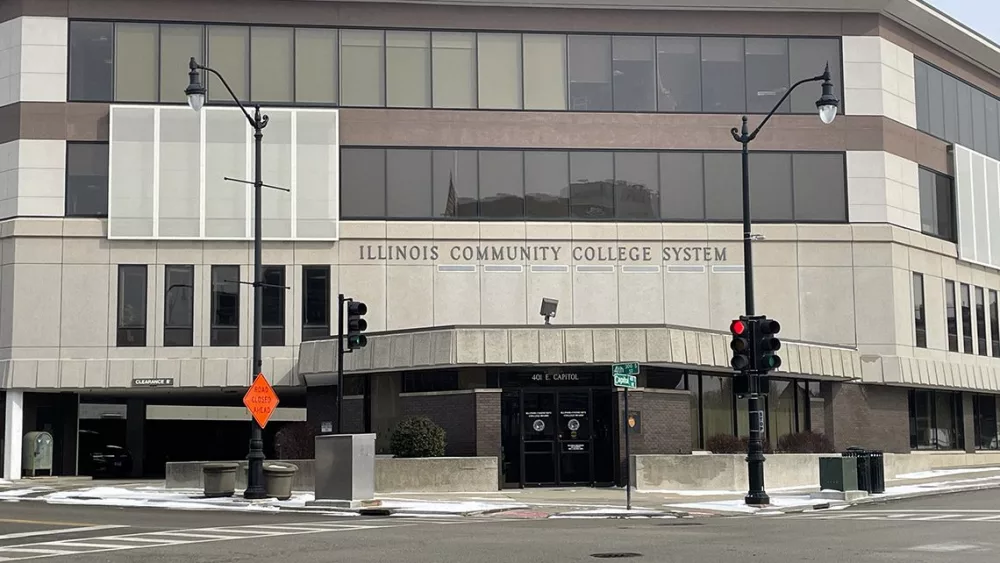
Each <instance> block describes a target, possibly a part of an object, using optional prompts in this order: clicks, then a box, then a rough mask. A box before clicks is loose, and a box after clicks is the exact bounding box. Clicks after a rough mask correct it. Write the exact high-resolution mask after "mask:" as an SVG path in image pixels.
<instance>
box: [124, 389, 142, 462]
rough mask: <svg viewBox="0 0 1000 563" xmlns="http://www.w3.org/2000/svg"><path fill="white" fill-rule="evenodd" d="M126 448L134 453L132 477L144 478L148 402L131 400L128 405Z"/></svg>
mask: <svg viewBox="0 0 1000 563" xmlns="http://www.w3.org/2000/svg"><path fill="white" fill-rule="evenodd" d="M126 405H127V411H126V415H125V447H126V448H128V450H129V452H131V453H132V477H142V474H143V466H142V461H143V459H144V458H145V454H144V451H143V442H144V439H145V435H146V401H144V400H143V399H129V400H128V402H127V403H126Z"/></svg>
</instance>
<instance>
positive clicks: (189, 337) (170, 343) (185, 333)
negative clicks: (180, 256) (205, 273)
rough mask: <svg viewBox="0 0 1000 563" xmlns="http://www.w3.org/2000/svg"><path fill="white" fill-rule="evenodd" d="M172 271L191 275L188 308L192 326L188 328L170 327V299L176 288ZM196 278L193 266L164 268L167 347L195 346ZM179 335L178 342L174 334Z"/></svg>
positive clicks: (164, 327)
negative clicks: (172, 279) (179, 270)
mask: <svg viewBox="0 0 1000 563" xmlns="http://www.w3.org/2000/svg"><path fill="white" fill-rule="evenodd" d="M171 269H183V270H185V271H187V272H188V273H189V274H190V278H191V285H190V286H189V287H190V302H189V303H188V306H189V307H190V311H189V316H190V319H191V324H190V325H188V326H181V325H178V326H171V325H170V315H169V310H170V309H169V307H170V306H169V297H170V292H171V290H173V289H174V287H175V286H173V285H168V284H170V272H171ZM196 280H197V278H196V277H195V267H194V265H193V264H166V265H164V266H163V346H164V347H165V348H166V347H190V346H194V323H195V320H194V319H195V314H194V312H195V301H196V300H197V292H196V291H195V288H196V285H197V282H196ZM181 287H182V286H181ZM174 333H176V334H177V335H179V338H178V339H177V340H174V339H173V336H172V335H173V334H174Z"/></svg>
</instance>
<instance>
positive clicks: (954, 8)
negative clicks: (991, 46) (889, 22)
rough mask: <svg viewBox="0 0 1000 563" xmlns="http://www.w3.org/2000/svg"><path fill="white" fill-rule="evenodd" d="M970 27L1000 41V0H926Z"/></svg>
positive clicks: (993, 39)
mask: <svg viewBox="0 0 1000 563" xmlns="http://www.w3.org/2000/svg"><path fill="white" fill-rule="evenodd" d="M926 2H927V3H928V4H931V5H933V6H934V7H935V8H937V9H939V10H941V11H942V12H945V13H947V14H948V15H949V16H951V17H953V18H955V19H956V20H958V21H960V22H962V23H963V24H965V25H966V26H968V27H971V28H972V29H974V30H976V31H978V32H979V33H981V34H983V35H985V36H986V37H989V38H990V39H991V40H992V41H993V42H994V43H1000V0H926Z"/></svg>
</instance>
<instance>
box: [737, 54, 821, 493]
mask: <svg viewBox="0 0 1000 563" xmlns="http://www.w3.org/2000/svg"><path fill="white" fill-rule="evenodd" d="M809 82H822V83H823V94H822V96H820V98H819V100H817V101H816V108H817V109H818V110H819V118H820V120H822V121H823V123H825V124H827V125H829V124H830V123H833V119H834V118H835V117H837V106H838V105H839V103H840V102H839V100H837V97H836V96H835V95H834V94H833V83H832V82H831V81H830V65H829V63H827V65H826V69H825V70H824V71H823V74H821V75H819V76H814V77H812V78H806V79H803V80H800V81H798V82H796V83H795V84H792V87H791V88H789V89H788V90H787V91H786V92H785V95H784V96H782V97H781V99H780V100H778V103H777V104H775V106H774V108H773V109H772V110H771V111H770V112H769V113H768V114H767V116H766V117H764V120H763V121H761V122H760V125H758V126H757V128H756V129H754V130H753V132H752V133H751V132H750V131H749V129H748V127H747V116H745V115H744V116H743V127H742V129H737V128H736V127H733V130H732V134H733V138H734V139H736V142H738V143H740V144H742V145H743V283H744V299H745V302H746V316H747V317H752V316H753V315H754V314H755V313H754V300H753V255H752V246H751V243H752V241H753V235H752V233H751V232H750V157H749V145H750V141H753V140H754V139H756V138H757V134H758V133H760V130H761V129H762V128H763V127H764V125H766V124H767V122H768V121H769V120H770V119H771V116H773V115H774V112H776V111H778V108H779V107H781V104H783V103H785V100H786V99H788V96H789V95H791V93H792V91H793V90H795V89H796V88H798V87H799V86H801V85H803V84H806V83H809ZM749 376H750V377H749V380H750V394H749V399H748V404H747V410H748V411H749V415H750V441H749V446H748V447H747V473H748V475H749V481H750V490H749V492H748V493H747V495H746V498H745V499H744V500H745V502H746V504H750V505H763V504H769V503H770V502H771V500H770V498H768V496H767V492H765V491H764V431H763V430H764V429H763V428H761V426H762V421H763V418H762V417H761V418H760V420H757V419H756V417H755V414H754V413H756V412H758V411H760V410H762V409H761V408H760V406H761V405H760V400H761V399H760V395H761V393H767V389H763V390H762V389H760V388H759V387H760V376H759V375H758V374H756V373H753V372H752V371H751V372H750V373H749Z"/></svg>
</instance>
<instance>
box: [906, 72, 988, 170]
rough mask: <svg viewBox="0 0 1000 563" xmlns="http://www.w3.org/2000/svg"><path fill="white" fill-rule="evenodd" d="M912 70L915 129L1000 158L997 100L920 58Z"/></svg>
mask: <svg viewBox="0 0 1000 563" xmlns="http://www.w3.org/2000/svg"><path fill="white" fill-rule="evenodd" d="M913 70H914V85H915V87H916V92H915V94H916V101H917V129H919V130H921V131H923V132H925V133H930V134H931V135H934V136H936V137H939V138H941V139H944V140H945V141H948V142H951V143H958V144H960V145H963V146H965V147H968V148H970V149H972V150H974V151H976V152H978V153H981V154H985V155H989V156H991V157H993V158H996V159H1000V111H998V109H1000V100H998V99H997V98H996V97H994V96H992V95H990V94H988V93H986V92H984V91H983V90H981V89H979V88H976V87H974V86H972V85H970V84H969V83H967V82H965V81H963V80H961V79H959V78H956V77H955V76H952V75H951V74H948V73H947V72H944V71H942V70H941V69H939V68H937V67H935V66H933V65H931V64H929V63H926V62H924V61H922V60H920V59H915V60H914V61H913Z"/></svg>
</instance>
